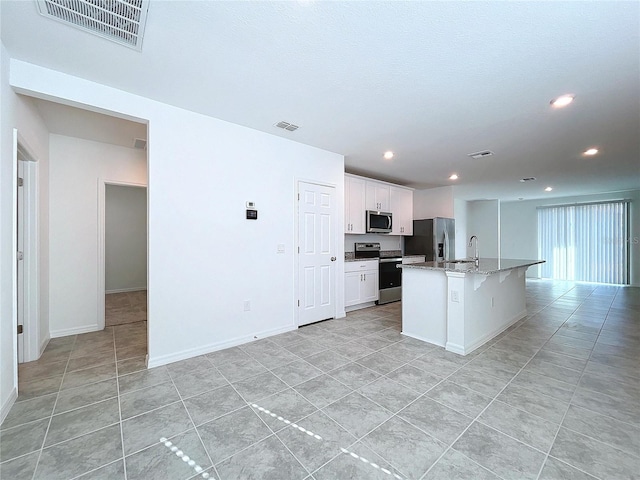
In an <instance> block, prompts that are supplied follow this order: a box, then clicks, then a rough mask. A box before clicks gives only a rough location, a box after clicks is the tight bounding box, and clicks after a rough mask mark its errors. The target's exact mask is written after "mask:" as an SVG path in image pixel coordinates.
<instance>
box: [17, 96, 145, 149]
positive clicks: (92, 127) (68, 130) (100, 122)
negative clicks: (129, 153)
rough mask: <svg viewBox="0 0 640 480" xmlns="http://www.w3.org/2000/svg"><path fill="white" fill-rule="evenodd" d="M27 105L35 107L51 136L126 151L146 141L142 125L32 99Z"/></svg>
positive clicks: (143, 125)
mask: <svg viewBox="0 0 640 480" xmlns="http://www.w3.org/2000/svg"><path fill="white" fill-rule="evenodd" d="M30 101H32V102H33V103H34V105H35V106H36V108H37V110H38V112H39V113H40V116H41V117H42V120H43V121H44V123H45V125H46V126H47V128H48V130H49V132H50V133H55V134H58V135H66V136H67V137H77V138H84V139H85V140H93V141H95V142H102V143H112V144H114V145H120V146H123V147H129V148H134V142H135V140H136V139H141V140H146V139H147V126H146V125H145V124H144V123H137V122H131V121H129V120H124V119H121V118H116V117H110V116H108V115H103V114H101V113H96V112H91V111H89V110H81V109H79V108H74V107H70V106H68V105H62V104H60V103H54V102H49V101H47V100H41V99H36V98H32V99H30Z"/></svg>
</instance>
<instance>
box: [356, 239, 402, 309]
mask: <svg viewBox="0 0 640 480" xmlns="http://www.w3.org/2000/svg"><path fill="white" fill-rule="evenodd" d="M354 257H355V258H375V257H380V243H378V242H372V243H356V244H355V248H354ZM401 263H402V257H391V258H388V257H385V258H380V261H379V263H378V290H379V295H378V305H382V304H384V303H389V302H395V301H398V300H400V299H401V298H402V270H401V269H399V268H397V266H398V265H400V264H401Z"/></svg>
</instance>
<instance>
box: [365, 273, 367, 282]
mask: <svg viewBox="0 0 640 480" xmlns="http://www.w3.org/2000/svg"><path fill="white" fill-rule="evenodd" d="M364 281H365V282H366V281H367V274H366V273H365V274H364Z"/></svg>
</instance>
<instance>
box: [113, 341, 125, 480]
mask: <svg viewBox="0 0 640 480" xmlns="http://www.w3.org/2000/svg"><path fill="white" fill-rule="evenodd" d="M112 332H113V355H114V357H115V362H116V364H115V368H116V392H117V394H118V416H119V418H120V422H119V425H120V446H121V449H122V469H123V471H124V480H127V478H128V477H127V462H126V460H125V459H126V457H125V451H124V428H123V425H122V402H121V398H120V375H118V349H117V346H116V331H115V328H112Z"/></svg>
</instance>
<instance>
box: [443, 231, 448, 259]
mask: <svg viewBox="0 0 640 480" xmlns="http://www.w3.org/2000/svg"><path fill="white" fill-rule="evenodd" d="M442 257H443V260H449V232H448V231H447V229H446V227H445V229H444V248H443V252H442Z"/></svg>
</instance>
